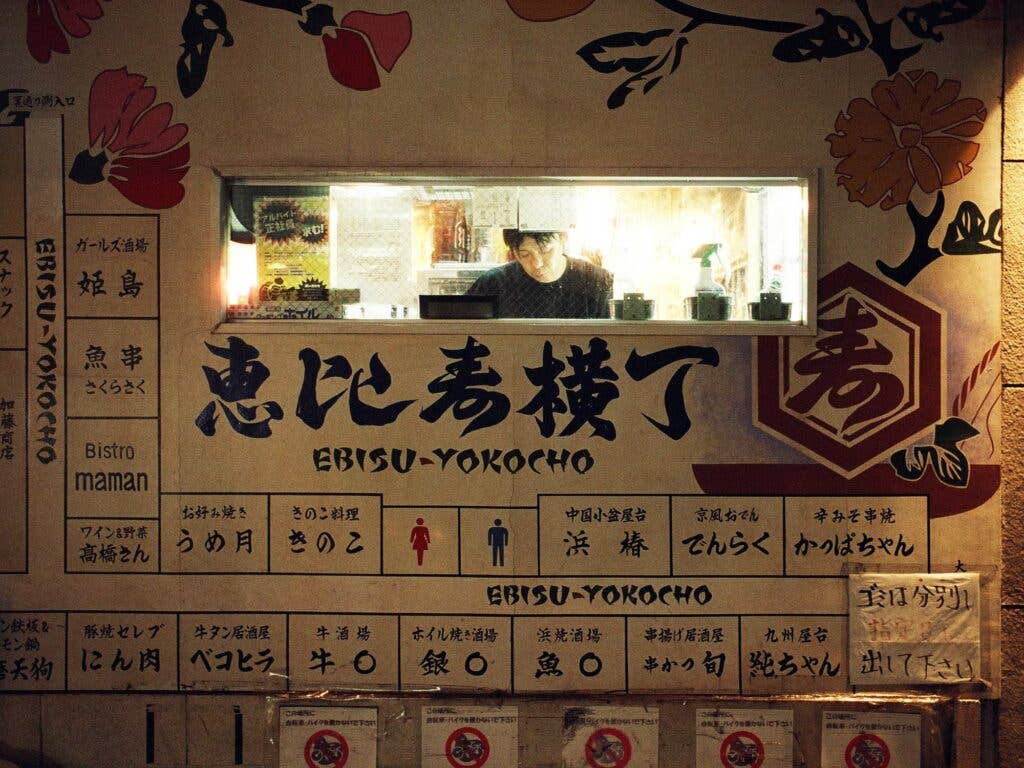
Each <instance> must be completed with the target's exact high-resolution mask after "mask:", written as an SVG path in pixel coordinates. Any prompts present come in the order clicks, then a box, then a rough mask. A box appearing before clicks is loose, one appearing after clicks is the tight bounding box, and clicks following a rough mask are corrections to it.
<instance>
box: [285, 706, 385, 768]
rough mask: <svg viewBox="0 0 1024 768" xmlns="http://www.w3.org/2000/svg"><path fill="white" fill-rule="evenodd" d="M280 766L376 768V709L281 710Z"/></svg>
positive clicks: (309, 708)
mask: <svg viewBox="0 0 1024 768" xmlns="http://www.w3.org/2000/svg"><path fill="white" fill-rule="evenodd" d="M278 766H279V768H376V766H377V710H376V708H370V707H319V706H309V707H281V725H280V730H279V738H278Z"/></svg>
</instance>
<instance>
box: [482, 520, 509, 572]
mask: <svg viewBox="0 0 1024 768" xmlns="http://www.w3.org/2000/svg"><path fill="white" fill-rule="evenodd" d="M487 544H488V546H489V547H490V548H491V565H493V566H501V567H504V566H505V545H506V544H508V528H506V527H505V526H503V525H502V524H501V518H500V517H499V518H495V520H494V525H493V526H491V527H490V528H488V529H487Z"/></svg>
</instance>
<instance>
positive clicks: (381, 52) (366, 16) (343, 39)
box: [321, 11, 412, 91]
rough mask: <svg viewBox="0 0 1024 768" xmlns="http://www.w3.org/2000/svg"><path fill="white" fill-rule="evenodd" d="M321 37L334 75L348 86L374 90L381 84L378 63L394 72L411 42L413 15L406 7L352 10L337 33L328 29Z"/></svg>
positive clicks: (343, 19)
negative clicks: (395, 10)
mask: <svg viewBox="0 0 1024 768" xmlns="http://www.w3.org/2000/svg"><path fill="white" fill-rule="evenodd" d="M321 39H322V40H323V44H324V53H325V54H326V55H327V68H328V69H329V70H330V72H331V77H333V78H334V79H335V80H337V81H338V82H339V83H341V84H342V85H344V86H345V87H347V88H352V89H354V90H357V91H371V90H373V89H374V88H380V74H379V71H378V69H377V67H378V65H380V67H381V68H383V69H384V70H385V71H387V72H390V71H391V70H392V69H393V68H394V66H395V63H396V62H397V61H398V59H399V57H400V56H401V55H402V54H403V53H404V52H405V49H406V48H407V47H408V46H409V41H410V40H412V19H411V18H410V16H409V14H408V13H407V12H405V11H401V12H399V13H388V14H380V13H369V12H368V11H351V12H349V13H347V14H345V17H344V18H342V20H341V24H340V25H339V26H338V28H337V29H335V30H334V34H333V35H332V34H331V33H330V32H327V33H325V34H324V35H323V37H322V38H321ZM375 57H376V61H375V60H374V58H375Z"/></svg>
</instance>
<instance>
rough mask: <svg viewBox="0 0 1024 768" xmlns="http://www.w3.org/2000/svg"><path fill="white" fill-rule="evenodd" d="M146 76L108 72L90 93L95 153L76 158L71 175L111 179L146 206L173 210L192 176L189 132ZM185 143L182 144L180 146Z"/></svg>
mask: <svg viewBox="0 0 1024 768" xmlns="http://www.w3.org/2000/svg"><path fill="white" fill-rule="evenodd" d="M145 83H146V78H145V76H144V75H139V74H133V73H130V72H128V69H127V68H125V67H122V68H121V69H108V70H106V71H105V72H101V73H100V74H99V75H97V77H96V79H95V80H93V83H92V88H91V89H90V91H89V149H83V150H82V151H81V152H79V153H78V155H77V156H76V157H75V161H74V163H73V165H72V167H71V172H70V173H69V174H68V175H69V177H70V178H71V179H72V180H74V181H77V182H78V183H79V184H96V183H99V182H101V181H103V180H104V179H106V180H107V181H109V182H110V183H111V184H112V185H113V186H114V187H115V188H116V189H117V190H118V191H119V192H120V193H121V194H122V195H124V196H125V197H126V198H128V199H129V200H131V201H132V202H133V203H135V204H137V205H141V206H143V207H144V208H170V207H171V206H174V205H177V204H178V203H179V202H181V200H182V198H183V197H184V196H185V188H184V187H183V186H182V184H181V179H182V178H183V177H184V176H185V174H186V173H188V161H189V144H188V142H186V143H184V144H181V141H182V139H184V138H185V135H186V134H187V133H188V126H186V125H184V124H183V123H174V124H172V123H171V117H172V113H173V108H172V107H171V105H170V104H168V103H166V102H164V103H161V104H157V105H155V106H154V105H153V102H154V101H156V88H153V87H152V86H147V85H146V84H145ZM179 145H180V146H179Z"/></svg>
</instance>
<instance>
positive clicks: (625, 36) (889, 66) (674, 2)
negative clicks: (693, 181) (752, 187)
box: [247, 0, 986, 109]
mask: <svg viewBox="0 0 1024 768" xmlns="http://www.w3.org/2000/svg"><path fill="white" fill-rule="evenodd" d="M247 1H252V0H247ZM854 1H855V3H856V6H857V9H858V10H859V11H860V13H861V15H862V16H863V17H864V23H865V24H866V26H867V31H866V32H865V31H864V29H863V28H862V27H861V25H860V24H858V22H856V21H855V20H854V19H852V18H850V17H849V16H839V15H835V14H833V13H831V12H829V11H828V10H826V9H824V8H818V9H817V14H818V16H820V17H821V22H820V23H819V24H818V25H817V26H815V27H812V26H810V25H809V24H804V23H802V22H793V21H785V20H775V19H760V18H752V17H748V16H735V15H732V14H727V13H719V12H717V11H709V10H707V9H705V8H701V7H699V6H697V5H694V4H692V3H688V2H683V0H655V2H656V3H658V5H660V6H662V7H663V8H666V9H668V10H670V11H672V12H673V13H676V14H678V15H680V16H683V17H685V18H687V19H688V22H687V24H686V25H685V26H684V27H683V28H682V29H680V30H679V32H678V37H677V38H676V48H675V51H676V55H675V59H674V62H673V65H672V67H671V68H670V69H669V71H668V72H667V73H665V72H662V71H660V70H661V69H662V68H663V67H664V66H665V65H666V63H667V62H668V60H669V54H667V53H666V54H664V55H663V56H661V57H660V58H655V59H650V58H649V57H648V55H647V53H646V51H644V52H643V55H639V52H638V55H633V56H629V55H623V56H620V57H619V58H618V59H611V60H608V59H606V58H603V57H602V54H604V53H607V52H609V50H610V49H614V48H622V49H625V48H627V47H629V46H632V47H643V48H646V47H647V46H648V45H649V44H650V43H651V42H652V39H653V38H652V37H651V36H652V35H658V36H666V35H667V34H668V30H655V31H654V32H646V33H643V32H619V33H616V34H612V35H607V36H605V37H601V38H598V39H597V40H593V41H591V42H590V43H587V44H586V45H584V46H583V47H582V48H580V49H579V50H577V52H576V53H577V55H579V56H580V58H582V59H583V60H584V61H585V62H586V63H587V65H588V66H589V67H590V68H591V69H594V70H595V71H597V72H601V73H602V74H610V73H613V72H616V71H618V70H620V69H625V70H626V71H627V72H631V73H633V75H632V77H630V78H629V79H627V80H626V81H625V82H623V83H621V84H620V85H619V86H618V87H617V88H616V89H615V90H614V91H612V93H611V95H610V96H609V97H608V107H609V109H617V108H618V107H621V106H622V105H623V104H624V103H625V101H626V98H627V97H628V96H629V94H631V93H633V92H634V91H635V90H637V88H638V87H639V86H640V84H641V83H643V87H642V90H643V92H644V93H649V92H650V91H651V89H652V88H654V86H655V85H657V84H658V83H659V82H660V81H661V79H662V78H663V77H664V75H665V74H671V73H672V72H674V71H675V70H676V68H677V67H678V66H679V55H680V53H681V51H682V47H683V46H684V45H686V44H687V42H688V41H687V38H686V37H684V35H686V34H687V33H689V32H692V31H693V30H695V29H697V28H698V27H700V26H702V25H704V24H714V25H717V26H726V27H736V28H740V29H750V30H754V31H757V32H770V33H771V32H773V33H777V34H782V35H785V37H783V38H782V39H781V40H779V41H778V42H777V43H776V44H775V47H774V49H773V51H772V56H773V57H774V58H775V59H777V60H778V61H782V62H785V63H787V64H795V63H803V62H806V61H811V60H814V61H823V60H824V59H835V58H840V57H842V56H848V55H850V54H853V53H860V52H861V51H864V50H870V51H872V52H873V53H874V54H875V55H876V56H878V58H879V59H881V61H882V63H883V65H884V66H885V70H886V72H887V73H888V74H889V75H893V74H895V73H896V72H898V71H899V70H900V67H901V66H902V65H903V62H904V61H906V60H907V59H909V58H910V57H911V56H914V55H915V54H916V53H917V52H918V51H920V50H921V48H922V47H923V45H924V43H916V44H914V45H909V46H905V47H897V46H895V45H894V44H893V41H892V27H893V24H894V23H895V22H896V20H897V17H893V18H890V19H888V20H887V21H877V20H876V19H875V18H874V16H872V14H871V9H870V8H869V6H868V0H854ZM985 3H986V0H931V2H928V3H925V4H923V5H919V6H906V7H904V8H903V9H902V10H901V11H900V12H899V14H898V19H899V20H900V21H901V22H902V23H903V24H904V25H905V26H906V27H907V29H909V30H910V32H911V33H912V34H914V35H915V36H916V37H918V38H922V39H926V40H935V41H941V40H942V35H941V34H939V33H937V32H936V31H935V29H936V28H937V27H940V26H946V25H949V24H958V23H960V22H963V21H966V20H967V19H970V18H972V17H973V16H976V15H977V14H978V13H979V12H980V11H981V9H982V8H984V7H985ZM621 53H623V54H625V53H626V51H625V50H623V51H621ZM627 64H628V66H627Z"/></svg>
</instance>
